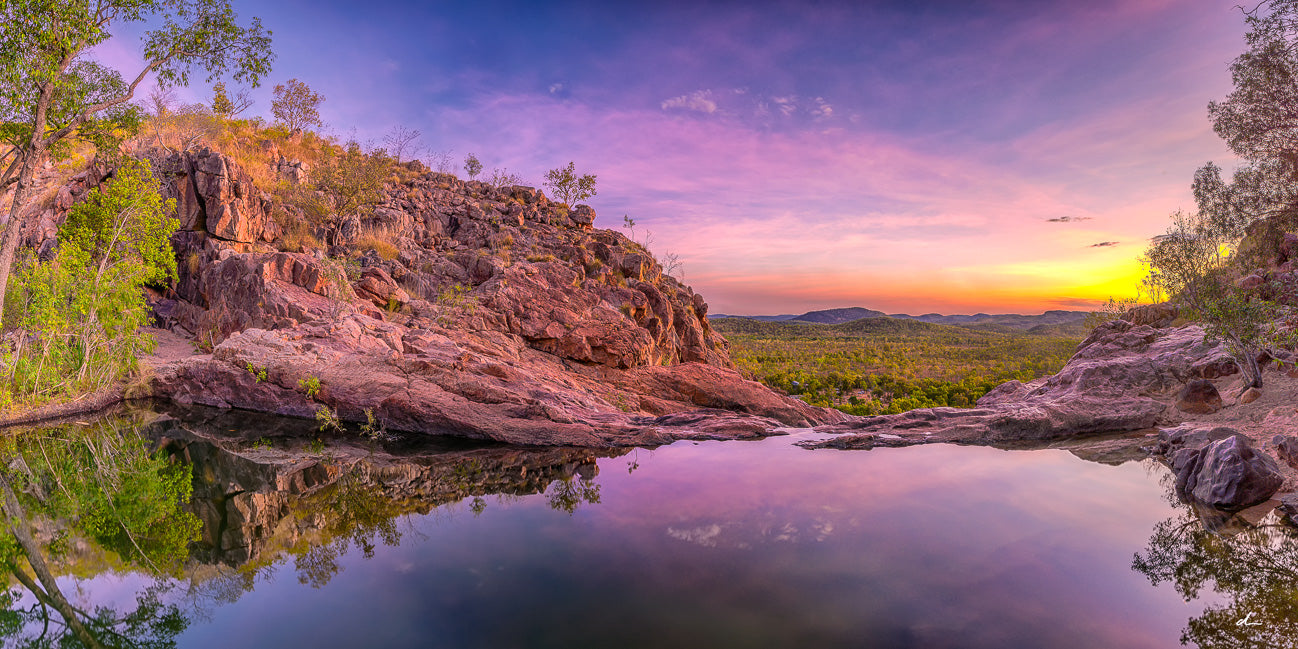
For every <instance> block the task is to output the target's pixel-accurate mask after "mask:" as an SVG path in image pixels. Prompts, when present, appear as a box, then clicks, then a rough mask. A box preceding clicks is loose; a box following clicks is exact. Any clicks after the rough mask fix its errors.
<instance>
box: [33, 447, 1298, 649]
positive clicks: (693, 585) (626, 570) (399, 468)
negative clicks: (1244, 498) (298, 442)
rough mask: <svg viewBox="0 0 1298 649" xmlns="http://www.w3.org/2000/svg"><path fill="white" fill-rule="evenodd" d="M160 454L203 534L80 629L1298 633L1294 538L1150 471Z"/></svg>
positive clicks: (859, 639)
mask: <svg viewBox="0 0 1298 649" xmlns="http://www.w3.org/2000/svg"><path fill="white" fill-rule="evenodd" d="M156 436H157V435H156V434H155V437H156ZM163 437H166V438H167V439H170V440H171V441H170V442H168V443H169V444H170V447H169V448H171V449H172V450H173V452H176V453H177V455H178V457H182V458H188V460H189V461H193V462H195V463H197V464H196V466H195V468H194V475H195V480H196V485H197V486H196V490H195V501H194V503H193V507H194V508H195V511H196V512H197V513H198V514H199V518H200V519H202V520H203V522H204V525H205V526H206V527H207V529H205V530H204V531H203V539H204V541H203V542H201V543H199V544H196V545H195V546H194V547H193V551H192V553H191V557H190V559H189V563H188V566H187V567H186V568H185V570H184V571H183V573H182V574H180V575H178V576H174V577H168V578H165V579H161V580H157V579H155V578H152V577H146V576H144V574H143V573H141V572H138V571H123V570H117V571H114V570H112V569H107V568H106V569H105V570H104V571H103V572H100V573H98V574H85V572H86V571H84V570H82V571H81V572H82V575H81V576H80V577H72V576H64V577H61V578H60V584H62V585H63V587H64V591H65V592H69V593H73V595H71V596H70V597H71V598H72V599H74V600H76V601H77V602H78V603H79V604H80V605H81V606H82V607H83V608H85V609H87V610H89V609H90V608H92V607H94V606H103V607H106V608H110V609H113V610H125V609H129V608H131V607H132V606H136V605H138V604H137V596H138V595H139V594H140V593H142V592H146V589H147V588H148V587H150V586H152V587H153V588H154V589H155V591H156V592H157V593H159V594H158V596H157V599H158V601H161V602H165V603H166V604H167V605H168V606H172V607H174V611H175V613H176V615H177V616H178V617H179V619H180V622H179V623H178V627H177V630H178V632H177V633H175V634H173V635H171V636H169V637H172V638H173V639H174V642H175V644H176V645H177V646H180V647H223V648H224V647H288V646H306V647H555V648H558V647H564V648H572V647H876V648H880V649H888V648H908V647H916V648H919V647H924V648H941V647H952V648H955V647H961V648H988V649H990V648H998V649H999V648H1004V647H1059V648H1065V647H1078V648H1081V647H1086V648H1092V647H1108V648H1114V649H1117V648H1127V647H1130V648H1137V647H1139V648H1146V647H1174V646H1178V645H1180V644H1182V643H1183V642H1184V643H1186V644H1188V645H1190V646H1195V645H1201V646H1205V647H1207V646H1220V647H1235V646H1268V647H1274V646H1292V645H1293V644H1294V643H1295V642H1296V640H1295V638H1294V635H1293V634H1294V632H1295V631H1298V624H1296V622H1298V614H1295V610H1294V609H1295V601H1298V600H1296V598H1295V590H1294V588H1295V584H1294V573H1293V568H1294V567H1295V566H1296V565H1298V562H1296V561H1295V559H1294V556H1298V550H1295V545H1294V541H1293V539H1292V537H1290V536H1289V535H1288V533H1287V532H1285V531H1283V530H1282V529H1281V528H1279V527H1278V526H1267V525H1264V526H1263V527H1255V528H1251V529H1248V530H1244V531H1239V528H1238V526H1236V527H1230V526H1227V527H1226V528H1224V529H1222V530H1219V531H1218V532H1216V533H1210V532H1206V531H1204V529H1203V526H1202V524H1201V523H1200V521H1199V519H1198V518H1196V517H1195V516H1194V515H1193V514H1191V513H1190V512H1189V511H1188V510H1186V509H1185V508H1184V507H1182V506H1179V505H1175V504H1173V503H1172V502H1170V501H1169V498H1168V491H1169V487H1168V474H1167V471H1166V469H1164V468H1163V467H1162V466H1161V465H1158V464H1155V463H1153V462H1152V461H1148V460H1145V461H1131V462H1126V463H1124V464H1121V465H1117V466H1111V465H1106V464H1100V463H1096V462H1090V461H1085V460H1082V459H1079V458H1078V457H1076V456H1074V455H1072V454H1070V453H1068V452H1066V451H1062V450H1034V451H1004V450H997V449H990V448H981V447H961V446H950V445H932V446H921V447H912V448H903V449H876V450H873V451H848V452H841V451H823V450H822V451H808V450H804V449H801V448H798V447H795V446H793V445H792V443H793V442H795V441H798V440H800V439H807V436H799V435H792V436H787V437H774V438H769V439H766V440H761V441H754V442H701V443H693V442H683V443H677V444H674V445H671V446H667V447H663V448H659V449H656V450H652V451H650V450H643V449H641V450H634V451H630V452H622V451H618V453H624V454H621V455H616V456H608V454H604V455H605V456H601V457H596V454H592V453H590V452H587V451H579V450H558V451H557V450H553V449H551V450H527V449H516V448H513V449H511V448H504V447H487V448H458V449H451V450H442V451H429V450H427V449H424V450H418V451H410V450H408V449H407V450H405V451H402V454H401V455H400V457H398V458H397V459H391V458H386V459H384V458H381V457H379V456H371V457H369V458H365V457H361V456H357V455H356V452H355V450H356V449H355V448H352V449H350V450H347V451H332V450H330V449H329V448H328V447H326V448H321V447H319V446H318V445H317V446H315V447H313V448H312V449H311V450H310V451H309V452H310V453H314V454H315V455H316V456H317V457H318V458H319V460H318V464H317V466H316V467H315V468H309V469H306V470H300V469H301V465H302V463H301V462H298V463H297V464H296V465H293V464H292V463H289V465H292V466H296V467H298V468H297V469H294V470H295V471H297V473H295V474H293V475H295V476H296V477H290V478H285V477H284V475H285V469H284V466H287V465H285V464H281V465H279V469H277V470H278V471H279V473H278V474H275V473H274V472H268V471H267V470H266V469H265V466H264V462H263V461H262V460H257V459H256V458H259V457H273V456H275V454H276V453H280V452H281V451H282V450H283V448H276V447H275V446H276V444H278V446H279V447H285V446H287V445H288V443H287V442H278V443H276V444H268V443H266V442H265V441H260V442H258V443H257V444H254V445H253V446H248V445H247V444H245V445H244V448H243V449H241V450H240V451H239V453H241V454H242V456H247V457H249V458H253V460H247V459H246V458H244V457H242V456H241V455H239V454H231V453H229V452H228V451H226V450H222V448H221V447H222V446H225V447H226V448H230V447H231V446H232V445H231V444H230V443H225V442H222V443H221V444H220V445H217V444H211V443H209V442H210V441H211V440H210V439H208V440H206V441H204V439H199V438H195V439H190V440H189V441H184V440H182V442H180V443H179V444H178V443H177V442H176V441H175V438H176V434H174V433H169V434H167V435H163ZM245 437H248V436H246V435H245ZM196 439H197V441H195V440H196ZM248 439H252V438H251V437H248ZM178 449H179V450H178ZM302 452H304V451H303V449H298V453H299V454H301V453H302ZM358 458H359V459H358ZM259 462H262V463H261V464H259ZM204 463H206V464H204ZM307 464H311V463H310V462H308V463H307ZM322 467H323V468H322ZM258 471H261V473H260V474H259V473H258ZM276 475H278V476H279V477H276ZM313 476H314V477H313ZM1268 520H1270V519H1268ZM1266 522H1267V521H1264V523H1266ZM1263 563H1266V564H1267V565H1268V567H1267V568H1265V571H1269V572H1259V571H1261V570H1263V568H1259V567H1258V566H1260V565H1262V564H1263ZM1187 575H1189V576H1187ZM1241 575H1244V577H1243V578H1241ZM1196 580H1197V581H1196ZM1218 582H1222V583H1224V584H1225V585H1222V584H1219V583H1218ZM1243 582H1248V583H1243ZM19 600H20V602H21V601H22V600H21V597H20V598H19ZM28 603H30V600H28ZM1250 611H1252V612H1251V613H1250ZM125 612H126V613H129V612H130V611H125ZM1246 616H1252V617H1251V618H1249V620H1248V621H1247V623H1245V624H1239V620H1240V619H1242V618H1244V617H1246ZM1259 619H1261V620H1265V621H1266V626H1265V627H1261V626H1257V625H1252V624H1251V623H1252V622H1254V621H1256V620H1259ZM14 631H15V634H14V635H12V636H10V637H11V639H12V640H18V639H19V638H20V637H23V636H24V635H32V634H35V633H36V631H37V629H36V628H35V624H34V623H32V622H30V621H28V622H27V623H26V624H25V625H24V627H23V628H20V629H16V630H14Z"/></svg>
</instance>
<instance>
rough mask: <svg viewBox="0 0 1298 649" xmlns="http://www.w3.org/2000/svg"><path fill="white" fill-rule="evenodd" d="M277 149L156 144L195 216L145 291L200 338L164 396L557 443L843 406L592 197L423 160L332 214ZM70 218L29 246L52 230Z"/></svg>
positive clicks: (756, 424)
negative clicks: (762, 376) (720, 323)
mask: <svg viewBox="0 0 1298 649" xmlns="http://www.w3.org/2000/svg"><path fill="white" fill-rule="evenodd" d="M265 148H266V150H265V151H264V153H265V155H264V156H260V157H256V158H255V159H254V161H253V162H251V163H249V162H247V160H246V159H245V162H244V163H243V164H241V163H239V162H236V160H235V159H234V158H233V157H230V156H227V155H225V154H223V153H221V152H218V151H216V150H212V149H208V148H204V149H201V150H198V151H187V152H183V153H174V152H168V151H166V150H160V149H154V150H150V151H148V152H146V153H144V154H142V155H143V156H144V157H147V158H148V159H149V160H150V162H151V164H152V167H153V169H154V173H155V175H156V176H157V177H158V178H159V179H160V180H161V182H162V185H163V190H164V195H165V196H167V197H170V198H174V199H175V201H176V209H177V212H178V217H179V220H180V223H181V229H180V231H178V232H177V233H176V234H175V235H174V236H173V238H172V242H173V245H174V248H175V252H176V256H177V259H178V262H179V278H178V280H177V281H176V282H175V283H174V285H173V286H169V287H166V288H165V289H161V290H159V291H158V292H157V294H156V295H154V296H153V298H152V300H151V303H152V306H153V308H154V310H155V313H156V317H157V320H158V324H159V326H161V327H164V328H168V329H172V330H174V331H176V332H178V333H181V334H183V335H184V336H186V337H188V338H190V339H191V340H193V341H195V345H196V346H197V347H198V348H199V349H200V350H201V351H202V352H204V353H196V354H194V355H192V356H189V357H186V358H179V359H175V360H173V361H171V362H168V363H161V364H158V366H157V367H155V368H154V375H153V376H152V377H151V379H150V386H151V392H152V394H153V395H154V396H156V397H159V398H163V399H168V400H171V401H173V402H176V403H180V404H203V405H209V406H217V407H228V408H243V409H249V410H256V411H264V412H272V413H277V414H284V415H292V416H299V417H318V418H320V419H321V420H322V421H323V422H326V423H328V422H329V421H330V420H331V419H332V418H333V417H337V418H338V419H339V420H341V421H342V422H367V421H373V422H375V424H374V425H377V426H383V427H387V428H389V429H391V430H403V431H417V432H423V433H429V434H448V435H458V436H463V437H470V438H481V439H492V440H498V441H505V442H511V443H519V444H546V445H582V446H609V445H626V444H655V443H663V442H667V441H671V440H674V439H680V438H733V437H747V436H756V435H765V434H770V433H771V432H772V431H774V430H775V429H778V428H780V427H785V426H811V425H817V424H824V423H830V422H832V421H838V420H841V419H842V418H843V417H842V415H841V414H839V413H836V412H834V411H829V410H825V409H820V408H813V407H810V406H807V405H806V404H804V403H802V402H800V401H797V400H795V399H791V398H788V397H786V396H783V395H779V394H777V393H775V392H773V391H771V390H770V389H768V388H766V387H764V386H762V385H760V384H758V383H755V382H752V381H747V380H745V379H744V378H743V377H742V376H741V375H740V374H739V373H738V372H736V371H735V370H734V369H733V368H732V366H731V363H730V360H729V356H728V345H727V342H726V340H725V339H724V338H723V337H721V336H720V335H719V334H717V333H715V332H713V331H712V329H711V328H710V327H709V325H708V319H707V308H708V307H707V303H706V302H705V301H704V300H703V298H702V296H700V295H698V294H696V293H694V292H693V291H692V290H691V289H690V288H689V287H688V286H685V285H684V284H682V283H681V282H680V281H678V280H677V279H675V278H673V277H671V276H668V275H666V274H664V272H663V269H662V266H661V265H660V264H659V263H658V262H657V261H656V260H655V259H654V257H653V255H652V254H650V252H649V251H648V250H646V249H645V248H644V247H643V246H641V245H640V244H637V243H635V242H633V241H631V240H630V239H628V238H627V237H625V236H623V235H621V234H619V233H617V232H612V231H609V230H600V229H596V228H595V227H594V221H595V212H594V210H592V209H591V208H590V207H589V206H586V205H577V206H574V207H569V206H567V205H564V204H561V203H556V202H554V201H551V200H549V199H548V198H547V197H546V196H545V195H544V193H542V192H541V191H538V190H536V189H533V188H530V187H524V186H506V187H496V186H492V185H489V184H487V183H482V182H474V181H468V182H466V181H462V180H460V179H458V178H456V177H454V176H451V175H448V174H438V173H431V172H427V171H426V170H425V169H423V168H422V166H421V165H419V163H409V164H405V165H396V164H392V168H391V173H390V175H389V176H388V177H387V179H386V182H384V183H383V184H382V190H381V193H380V196H379V197H378V199H377V200H374V201H372V203H371V205H370V206H369V207H368V209H361V210H349V211H348V213H346V214H340V212H343V210H341V209H337V210H332V211H331V210H329V209H320V208H319V206H320V205H324V206H333V205H338V204H340V203H341V202H342V200H341V199H340V198H339V196H335V195H329V194H328V192H327V191H325V190H323V189H321V188H320V187H319V186H318V185H314V184H307V183H306V182H305V179H306V178H308V177H309V175H310V173H311V170H310V169H309V168H308V166H307V165H303V164H301V163H299V162H297V161H294V160H287V159H285V158H283V157H282V156H279V155H278V154H277V152H276V151H275V150H274V148H275V145H274V144H272V143H269V142H267V143H266V145H265ZM241 159H243V158H241ZM249 165H259V167H258V168H256V169H249V168H248V166H249ZM104 175H106V174H104V173H99V174H96V175H95V177H94V178H90V177H89V176H87V177H86V178H80V177H79V178H78V181H77V182H79V183H80V184H81V185H86V184H93V181H95V180H97V179H102V178H103V176H104ZM267 176H270V177H272V178H273V179H274V180H275V183H276V184H275V190H274V191H266V190H263V189H261V188H260V187H265V186H266V182H265V178H266V177H267ZM285 188H289V189H290V190H292V191H285ZM344 189H345V187H344ZM72 191H73V192H77V191H84V190H83V189H77V188H74V189H73V190H72ZM64 193H69V192H60V193H59V195H58V199H59V203H58V205H59V206H60V207H64V208H65V207H66V206H64V205H63V203H70V202H71V199H72V198H73V197H74V194H72V193H69V196H67V197H64V196H63V194H64ZM286 197H296V198H286ZM357 214H362V215H363V216H357ZM59 216H60V214H58V213H57V211H55V212H52V213H51V215H50V218H49V219H46V220H47V221H49V225H50V226H51V227H46V228H44V229H42V230H41V231H40V232H34V233H32V235H31V237H30V241H29V244H30V245H32V246H33V247H34V248H36V249H37V250H42V249H46V248H50V247H52V246H53V245H55V243H54V242H53V241H52V240H53V238H54V237H55V236H56V235H57V230H56V226H57V222H58V220H59Z"/></svg>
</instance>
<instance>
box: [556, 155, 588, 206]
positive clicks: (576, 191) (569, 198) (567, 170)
mask: <svg viewBox="0 0 1298 649" xmlns="http://www.w3.org/2000/svg"><path fill="white" fill-rule="evenodd" d="M545 186H546V187H549V188H550V190H551V191H553V192H554V197H555V198H557V199H558V200H559V201H560V202H562V203H564V204H566V205H573V204H576V203H579V202H581V201H584V200H586V199H588V198H590V197H592V196H594V195H595V175H594V174H586V175H584V176H578V175H577V166H576V164H575V163H573V162H569V163H568V166H567V167H560V168H558V169H551V170H549V171H547V172H546V173H545Z"/></svg>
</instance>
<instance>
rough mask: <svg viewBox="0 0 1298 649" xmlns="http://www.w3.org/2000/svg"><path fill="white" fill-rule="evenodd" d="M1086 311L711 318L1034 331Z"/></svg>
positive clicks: (1075, 319)
mask: <svg viewBox="0 0 1298 649" xmlns="http://www.w3.org/2000/svg"><path fill="white" fill-rule="evenodd" d="M1087 313H1088V312H1086V311H1063V310H1051V311H1046V312H1045V313H1042V314H1041V315H1020V314H1017V313H1000V314H988V313H975V314H973V315H942V314H939V313H926V314H924V315H909V314H906V313H884V312H882V311H875V310H874V309H867V308H864V307H859V306H853V307H844V308H838V309H821V310H819V311H808V312H806V313H804V314H802V315H754V316H743V315H722V314H714V315H712V316H711V317H713V318H745V319H748V320H757V321H760V322H808V323H812V324H829V325H833V324H842V323H845V322H852V321H853V320H860V319H861V318H880V317H884V318H895V319H899V320H918V321H920V322H927V323H929V324H944V325H955V326H959V327H977V328H980V329H990V330H993V331H996V330H1002V331H1003V330H1015V331H1029V330H1031V329H1033V328H1035V327H1041V326H1053V325H1080V324H1081V322H1082V321H1083V320H1085V319H1086V316H1087Z"/></svg>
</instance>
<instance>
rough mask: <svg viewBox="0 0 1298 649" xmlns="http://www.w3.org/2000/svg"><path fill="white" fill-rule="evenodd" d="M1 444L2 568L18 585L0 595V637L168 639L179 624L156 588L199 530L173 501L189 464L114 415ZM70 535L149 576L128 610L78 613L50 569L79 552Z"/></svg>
mask: <svg viewBox="0 0 1298 649" xmlns="http://www.w3.org/2000/svg"><path fill="white" fill-rule="evenodd" d="M2 444H3V454H4V458H5V462H4V466H3V467H0V508H2V509H3V512H4V514H5V518H6V523H5V525H6V533H5V534H4V535H3V537H0V569H3V570H4V571H5V572H7V573H8V575H10V576H12V577H13V579H14V580H16V581H17V582H18V583H19V584H20V585H21V586H22V588H12V589H9V590H7V591H5V593H4V595H3V598H0V605H2V606H3V610H0V636H3V637H4V639H5V641H6V643H7V644H12V645H15V646H32V647H46V646H60V647H110V646H111V647H118V646H127V647H169V646H175V638H176V636H177V635H178V634H179V633H180V632H181V631H183V630H184V629H185V627H186V626H187V625H188V621H187V620H186V618H185V617H184V615H182V613H181V611H180V609H179V608H178V607H177V606H175V605H173V604H168V603H166V602H164V599H163V595H164V594H166V592H168V591H169V590H171V589H172V588H173V587H174V584H175V582H174V580H173V579H170V578H169V577H170V576H172V575H176V574H178V573H179V570H180V567H181V566H182V564H183V562H184V561H185V559H186V558H187V556H188V551H187V547H188V544H189V543H190V542H191V541H193V540H195V539H197V537H198V530H199V526H200V523H199V521H198V519H197V518H196V517H195V516H194V515H192V514H190V513H188V512H185V511H184V510H182V509H181V508H180V505H181V504H182V503H183V502H185V501H187V500H188V499H189V496H190V491H191V485H192V481H191V472H190V468H189V467H187V466H183V465H178V464H174V463H171V462H169V461H168V460H167V459H166V457H165V456H163V455H161V454H154V453H150V452H149V447H148V445H147V443H146V442H145V440H144V439H143V438H142V437H141V436H140V435H139V434H138V432H137V431H136V430H135V429H134V428H132V427H129V426H125V425H121V424H120V423H117V422H114V423H108V424H101V425H97V426H87V427H71V426H64V427H57V428H52V429H45V430H40V431H30V432H25V433H22V434H19V435H17V436H15V437H11V438H8V439H6V440H4V441H3V442H2ZM51 530H53V531H51ZM78 539H85V540H89V541H91V542H93V543H94V544H95V545H96V546H98V548H100V549H102V550H105V551H107V552H108V553H109V554H110V555H113V556H115V557H117V559H118V560H120V561H121V562H123V563H125V564H126V566H128V567H131V568H134V569H137V570H143V571H145V572H148V573H151V574H153V575H155V577H156V579H155V581H154V583H153V584H152V585H151V586H149V587H148V588H146V589H145V590H144V591H143V592H141V593H139V594H138V595H137V598H136V602H135V608H134V610H131V611H120V610H117V609H114V608H111V607H107V606H98V605H96V606H93V609H92V610H86V609H85V608H82V607H80V606H77V605H75V604H74V603H73V602H72V601H70V600H69V599H68V598H67V596H66V595H65V594H64V593H63V591H62V589H61V588H60V586H59V584H58V583H57V581H56V580H55V571H63V572H72V571H74V570H76V568H77V564H78V562H82V561H87V560H88V559H86V558H85V557H78V556H73V553H72V549H73V548H74V547H75V546H76V541H77V540H78ZM78 572H79V570H78ZM28 595H30V597H28Z"/></svg>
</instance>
